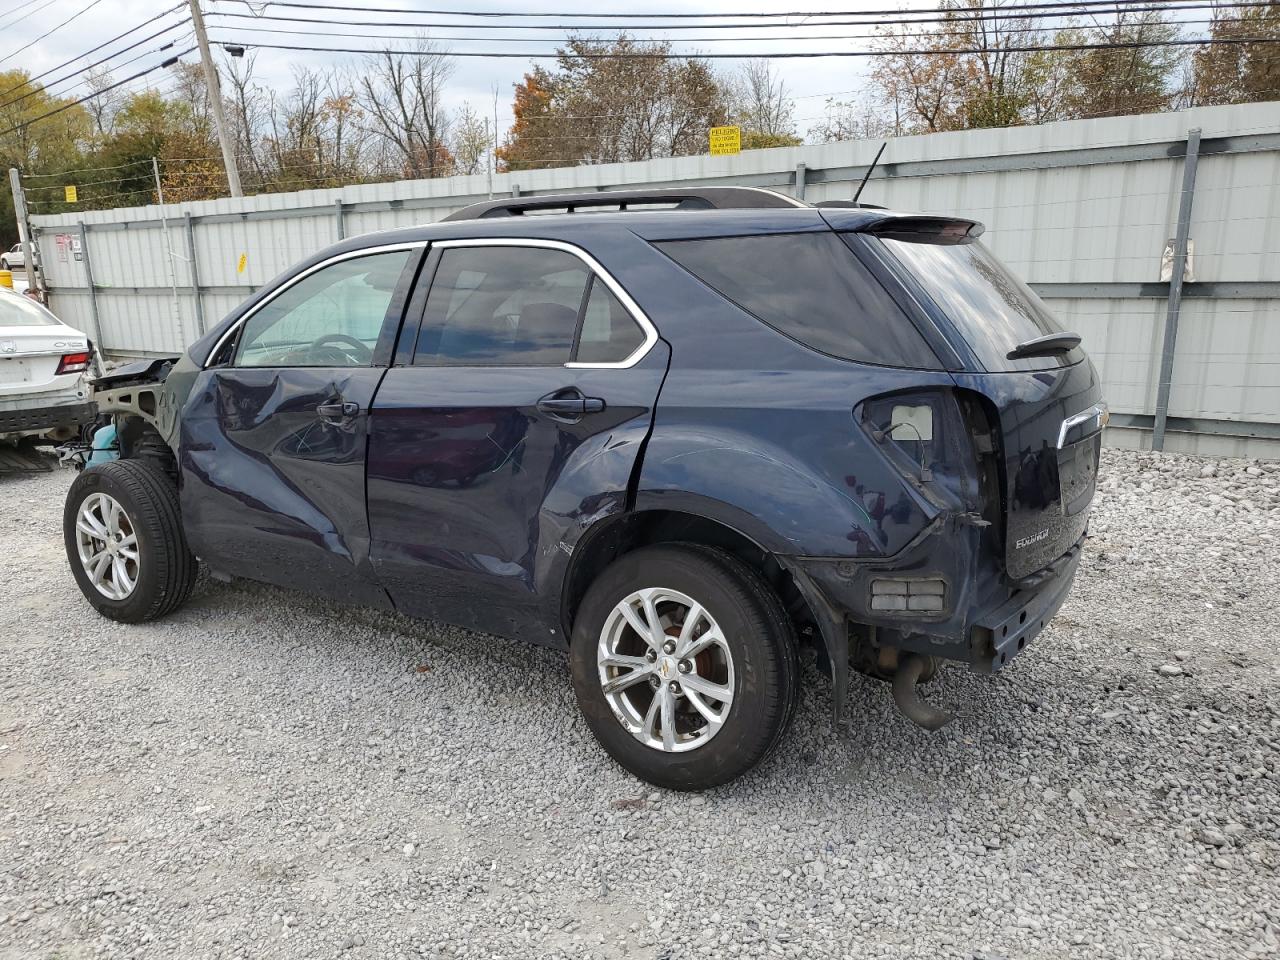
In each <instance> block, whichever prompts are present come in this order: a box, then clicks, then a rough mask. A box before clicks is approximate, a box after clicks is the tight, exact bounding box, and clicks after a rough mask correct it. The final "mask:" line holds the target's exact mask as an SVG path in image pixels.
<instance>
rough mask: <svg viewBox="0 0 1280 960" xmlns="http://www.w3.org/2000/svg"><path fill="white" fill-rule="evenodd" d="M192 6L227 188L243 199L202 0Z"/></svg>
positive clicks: (195, 0)
mask: <svg viewBox="0 0 1280 960" xmlns="http://www.w3.org/2000/svg"><path fill="white" fill-rule="evenodd" d="M187 3H188V4H190V6H191V26H192V27H194V28H195V31H196V43H197V44H199V46H200V66H201V67H202V68H204V84H205V86H206V87H207V88H208V90H209V108H210V109H211V110H212V111H213V125H214V127H215V128H216V129H217V131H218V143H219V144H220V145H221V146H222V166H223V168H224V169H225V170H226V172H227V186H228V187H230V188H231V195H232V196H233V197H243V196H244V191H243V190H241V189H240V171H239V170H238V169H236V155H235V150H234V149H232V146H231V137H230V134H228V132H227V121H226V118H225V117H223V115H222V85H221V84H220V83H218V68H217V66H215V65H214V62H213V56H212V55H211V54H210V53H209V37H208V36H207V35H206V34H205V32H204V15H203V14H201V13H200V0H187Z"/></svg>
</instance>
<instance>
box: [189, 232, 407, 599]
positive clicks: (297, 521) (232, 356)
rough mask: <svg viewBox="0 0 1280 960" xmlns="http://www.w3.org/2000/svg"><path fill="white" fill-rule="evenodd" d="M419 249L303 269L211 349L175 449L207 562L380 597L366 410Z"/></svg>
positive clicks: (364, 253) (360, 255) (193, 531)
mask: <svg viewBox="0 0 1280 960" xmlns="http://www.w3.org/2000/svg"><path fill="white" fill-rule="evenodd" d="M421 255H422V251H421V248H420V245H409V246H394V247H381V248H375V249H373V250H356V251H352V252H350V253H346V254H341V255H339V256H337V257H333V258H331V259H329V260H326V261H321V262H320V263H317V264H315V265H313V266H311V267H308V268H305V269H304V270H303V271H301V272H300V273H299V274H297V275H295V276H294V277H292V278H290V279H289V280H287V281H285V282H284V283H283V284H282V285H281V286H280V288H279V289H278V290H277V291H275V292H274V293H273V294H272V295H270V296H269V297H268V298H266V299H264V300H263V301H260V302H259V303H258V304H257V305H255V306H254V307H253V308H252V309H251V311H250V312H249V313H248V314H246V316H245V317H244V318H243V319H242V320H240V321H238V322H237V324H236V325H235V326H233V327H232V328H231V329H230V330H229V331H228V333H227V335H226V336H224V342H225V345H226V346H225V349H223V348H221V347H219V348H215V350H214V354H213V355H212V356H211V359H210V363H209V365H208V367H207V369H205V370H204V371H203V372H202V373H201V374H200V375H199V376H198V377H197V379H196V382H195V385H194V387H193V389H192V392H191V394H190V396H189V397H188V400H187V404H186V406H185V407H184V408H183V411H182V416H181V424H182V428H181V429H182V433H181V443H180V449H179V466H180V469H181V472H182V478H181V480H182V483H181V496H182V514H183V521H184V524H185V526H186V530H187V537H188V539H189V540H190V542H191V547H192V549H193V550H195V552H196V554H197V555H198V556H199V557H200V558H201V559H203V560H204V561H205V562H206V563H208V564H209V566H210V567H212V568H213V569H214V570H215V571H221V572H224V573H229V574H234V575H237V576H244V577H251V578H253V579H255V580H264V581H267V582H270V583H277V584H280V585H281V586H287V587H294V588H297V589H301V590H307V591H310V592H312V593H318V594H320V595H322V596H327V597H332V598H333V599H335V600H341V601H345V602H350V603H362V604H374V605H380V606H388V605H389V600H388V599H387V595H386V592H385V591H384V590H383V589H382V588H381V587H380V586H379V585H378V582H377V579H376V578H375V577H374V575H373V571H372V568H371V567H370V565H369V523H368V515H367V512H366V509H365V452H366V449H367V436H368V432H369V408H370V405H371V403H372V401H373V395H374V393H375V392H376V391H377V389H378V384H379V383H380V382H381V380H382V377H383V375H384V374H385V373H386V366H387V362H388V360H389V358H390V351H391V348H392V346H393V344H394V341H395V335H396V331H397V330H398V328H399V323H400V319H401V315H402V313H403V310H404V302H405V297H406V296H407V292H408V290H409V289H410V288H411V287H412V283H413V278H414V276H415V275H416V270H417V267H418V265H419V263H420V262H421ZM220 350H222V352H221V353H220V352H219V351H220Z"/></svg>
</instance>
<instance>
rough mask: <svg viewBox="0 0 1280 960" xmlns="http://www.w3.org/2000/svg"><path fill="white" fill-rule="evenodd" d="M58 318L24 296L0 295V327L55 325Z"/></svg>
mask: <svg viewBox="0 0 1280 960" xmlns="http://www.w3.org/2000/svg"><path fill="white" fill-rule="evenodd" d="M58 322H59V321H58V318H57V317H55V316H54V315H53V314H52V313H50V312H49V311H48V310H46V309H45V308H44V307H42V306H40V305H39V304H38V303H35V302H33V301H31V300H28V299H27V298H26V297H18V296H11V295H9V294H4V295H0V327H56V326H57V325H58Z"/></svg>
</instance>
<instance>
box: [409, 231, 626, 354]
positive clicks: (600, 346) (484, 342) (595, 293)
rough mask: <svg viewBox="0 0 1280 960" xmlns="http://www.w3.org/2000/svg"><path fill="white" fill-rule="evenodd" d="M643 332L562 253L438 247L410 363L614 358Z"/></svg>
mask: <svg viewBox="0 0 1280 960" xmlns="http://www.w3.org/2000/svg"><path fill="white" fill-rule="evenodd" d="M643 343H644V333H643V331H641V329H640V327H639V326H638V325H637V324H636V322H635V320H634V319H633V318H632V317H631V315H630V314H629V313H627V311H626V309H625V308H624V307H623V306H622V304H621V303H619V302H618V300H617V298H616V297H615V296H614V295H613V293H612V292H611V291H610V290H609V288H608V286H607V285H606V284H605V283H604V282H603V281H602V280H600V279H599V278H598V277H596V276H594V275H593V274H592V272H591V271H590V270H589V269H588V268H587V265H586V264H585V263H584V262H583V261H582V260H580V259H579V258H578V257H576V256H574V255H573V254H571V253H567V252H565V251H563V250H550V249H545V248H540V247H520V246H492V247H487V246H476V247H456V248H451V249H446V250H444V251H443V252H442V253H441V255H440V264H439V266H438V267H437V269H436V274H435V278H434V279H433V280H432V283H431V292H430V294H428V296H427V306H426V312H425V313H424V315H423V321H422V327H421V330H420V332H419V334H418V343H417V348H416V350H415V352H414V359H413V362H414V363H415V364H425V365H431V364H439V365H462V366H545V365H557V366H558V365H562V364H565V363H568V362H570V361H573V360H576V361H578V362H581V363H617V362H621V361H624V360H626V359H627V358H628V357H629V356H631V354H633V353H634V352H635V351H636V350H637V349H638V348H639V347H640V346H641V345H643Z"/></svg>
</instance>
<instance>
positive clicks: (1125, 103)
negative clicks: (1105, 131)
mask: <svg viewBox="0 0 1280 960" xmlns="http://www.w3.org/2000/svg"><path fill="white" fill-rule="evenodd" d="M1112 18H1113V19H1112V20H1111V21H1110V22H1109V23H1102V22H1095V23H1094V25H1093V26H1092V27H1091V28H1089V29H1088V30H1086V31H1085V33H1084V36H1085V37H1086V38H1087V40H1088V41H1089V42H1090V43H1094V44H1105V45H1107V46H1105V47H1104V48H1101V49H1094V50H1081V51H1078V52H1076V53H1075V55H1074V56H1073V57H1072V58H1071V63H1072V73H1073V76H1072V80H1073V83H1074V89H1073V90H1072V92H1071V93H1070V94H1069V96H1068V97H1067V103H1066V107H1065V114H1066V116H1068V117H1114V116H1122V115H1125V114H1131V113H1154V112H1156V111H1159V110H1168V109H1169V108H1170V107H1171V106H1172V103H1173V96H1174V85H1173V82H1172V79H1173V74H1174V68H1175V67H1176V66H1177V63H1178V59H1179V57H1180V56H1181V54H1180V53H1179V52H1178V48H1177V47H1173V46H1161V45H1160V44H1162V43H1166V42H1167V41H1170V40H1175V39H1177V37H1178V35H1179V31H1178V26H1177V24H1176V23H1174V22H1173V21H1172V20H1171V19H1170V18H1169V15H1168V14H1167V13H1165V12H1163V11H1158V10H1150V9H1140V10H1139V11H1132V12H1131V11H1128V10H1117V11H1116V12H1115V13H1114V14H1112Z"/></svg>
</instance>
